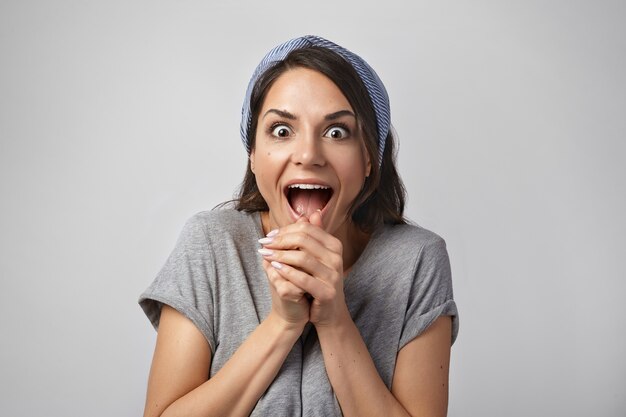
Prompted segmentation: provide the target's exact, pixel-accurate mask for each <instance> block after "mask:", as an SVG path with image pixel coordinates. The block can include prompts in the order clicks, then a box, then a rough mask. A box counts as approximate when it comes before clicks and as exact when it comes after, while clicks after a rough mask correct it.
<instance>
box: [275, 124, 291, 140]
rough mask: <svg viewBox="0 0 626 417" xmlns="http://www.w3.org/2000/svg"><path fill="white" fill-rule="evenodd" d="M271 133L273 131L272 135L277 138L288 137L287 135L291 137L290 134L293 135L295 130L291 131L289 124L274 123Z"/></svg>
mask: <svg viewBox="0 0 626 417" xmlns="http://www.w3.org/2000/svg"><path fill="white" fill-rule="evenodd" d="M271 133H272V136H275V137H277V138H286V137H289V135H291V134H292V133H293V132H292V131H291V129H290V128H289V126H286V125H274V126H272V131H271Z"/></svg>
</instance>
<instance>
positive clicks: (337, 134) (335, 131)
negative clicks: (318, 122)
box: [324, 126, 350, 140]
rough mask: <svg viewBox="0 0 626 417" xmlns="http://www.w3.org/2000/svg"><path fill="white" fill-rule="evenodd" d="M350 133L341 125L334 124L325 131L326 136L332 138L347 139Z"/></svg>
mask: <svg viewBox="0 0 626 417" xmlns="http://www.w3.org/2000/svg"><path fill="white" fill-rule="evenodd" d="M349 135H350V132H348V129H346V128H344V127H341V126H333V127H331V128H330V129H328V130H327V131H326V132H325V133H324V137H326V138H331V139H337V140H339V139H345V138H347V137H348V136H349Z"/></svg>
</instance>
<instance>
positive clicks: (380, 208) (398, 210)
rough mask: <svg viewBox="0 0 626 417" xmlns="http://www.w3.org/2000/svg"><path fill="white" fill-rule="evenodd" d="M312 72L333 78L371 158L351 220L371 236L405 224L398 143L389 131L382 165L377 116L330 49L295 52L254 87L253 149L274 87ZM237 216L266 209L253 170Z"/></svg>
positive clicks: (241, 191)
mask: <svg viewBox="0 0 626 417" xmlns="http://www.w3.org/2000/svg"><path fill="white" fill-rule="evenodd" d="M298 67H303V68H308V69H312V70H315V71H318V72H320V73H322V74H323V75H325V76H326V77H328V78H330V79H331V80H332V81H333V82H334V83H335V85H337V87H338V88H339V89H340V90H341V92H342V93H343V94H344V95H345V96H346V99H347V100H348V102H349V103H350V105H351V106H352V108H353V110H354V112H355V115H356V118H357V122H358V123H359V126H360V128H361V132H362V137H363V141H364V144H365V148H366V150H367V153H368V154H369V157H370V162H371V170H370V175H369V177H367V178H366V180H365V184H364V186H363V189H362V190H361V192H360V193H359V195H357V197H356V199H355V200H354V202H353V204H352V206H351V207H350V210H349V215H350V216H351V217H352V221H353V222H354V223H355V224H356V225H357V226H358V227H359V228H360V229H361V230H362V231H364V232H368V233H369V232H372V231H373V230H374V229H375V228H377V227H378V226H380V225H381V224H383V223H389V224H402V223H406V220H405V219H404V202H405V194H406V192H405V189H404V185H403V184H402V180H401V179H400V176H399V175H398V170H397V169H396V164H395V143H394V142H395V141H394V137H393V134H392V132H391V131H389V134H388V135H387V140H386V142H385V149H384V152H383V157H382V159H383V160H382V164H381V161H380V160H379V154H378V135H377V127H376V113H375V112H374V107H373V106H372V103H371V101H370V99H369V94H368V92H367V89H366V88H365V85H363V82H362V81H361V78H360V77H359V75H358V74H357V72H356V71H355V70H354V68H353V67H352V65H350V64H349V63H348V62H347V61H346V60H345V59H343V58H342V57H341V56H340V55H338V54H336V53H335V52H332V51H331V50H329V49H326V48H321V47H310V48H305V49H297V50H295V51H293V52H291V53H290V54H289V55H288V56H287V57H286V58H285V59H284V60H283V61H280V62H278V63H277V64H276V65H274V66H273V67H270V68H269V69H268V70H267V71H266V72H265V73H264V74H263V75H261V77H260V78H259V79H258V81H257V83H256V84H255V85H254V87H253V90H252V95H251V96H250V112H251V115H252V122H251V125H250V128H249V129H248V135H249V138H248V142H249V143H250V149H254V146H255V139H256V137H255V136H256V129H257V123H258V118H259V112H260V111H261V107H262V106H263V101H264V100H265V96H266V94H267V92H268V91H269V89H270V87H271V86H272V84H273V83H274V81H276V79H277V78H278V77H280V76H281V75H282V74H283V73H284V72H286V71H288V70H290V69H293V68H298ZM234 202H235V208H236V209H237V210H239V211H246V212H256V211H265V210H268V206H267V203H266V202H265V199H263V196H262V195H261V193H260V192H259V189H258V188H257V184H256V179H255V177H254V174H253V173H252V170H251V169H250V160H248V166H247V168H246V174H245V177H244V179H243V182H242V183H241V187H240V189H239V192H238V195H237V196H236V197H235V200H234Z"/></svg>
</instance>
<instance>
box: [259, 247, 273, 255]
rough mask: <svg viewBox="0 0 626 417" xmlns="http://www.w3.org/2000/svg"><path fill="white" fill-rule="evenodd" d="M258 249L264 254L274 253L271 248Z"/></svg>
mask: <svg viewBox="0 0 626 417" xmlns="http://www.w3.org/2000/svg"><path fill="white" fill-rule="evenodd" d="M257 251H258V252H259V253H260V254H261V255H263V256H270V255H272V254H273V253H274V251H273V250H269V249H265V248H261V249H257Z"/></svg>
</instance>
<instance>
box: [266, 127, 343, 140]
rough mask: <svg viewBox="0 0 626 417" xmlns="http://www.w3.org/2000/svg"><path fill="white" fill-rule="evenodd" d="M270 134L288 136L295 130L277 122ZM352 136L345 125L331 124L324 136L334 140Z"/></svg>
mask: <svg viewBox="0 0 626 417" xmlns="http://www.w3.org/2000/svg"><path fill="white" fill-rule="evenodd" d="M270 134H271V135H272V136H274V137H275V138H288V137H289V136H291V135H293V134H294V132H293V130H292V129H291V127H289V126H287V125H285V124H275V125H272V126H271V127H270ZM349 136H350V130H348V128H347V127H344V126H331V127H329V128H328V129H327V130H326V131H325V132H324V137H325V138H329V139H334V140H341V139H345V138H347V137H349Z"/></svg>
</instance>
